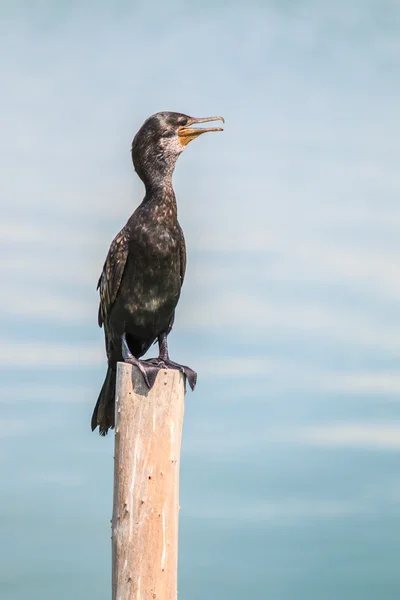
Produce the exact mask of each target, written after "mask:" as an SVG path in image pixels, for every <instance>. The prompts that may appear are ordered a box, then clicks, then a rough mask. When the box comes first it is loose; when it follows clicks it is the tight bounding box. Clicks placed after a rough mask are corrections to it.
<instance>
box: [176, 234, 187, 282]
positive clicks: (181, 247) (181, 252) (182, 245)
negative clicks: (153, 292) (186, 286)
mask: <svg viewBox="0 0 400 600" xmlns="http://www.w3.org/2000/svg"><path fill="white" fill-rule="evenodd" d="M178 227H179V233H180V241H179V256H180V260H181V285H182V284H183V280H184V279H185V272H186V244H185V236H184V235H183V230H182V227H181V226H180V225H179V223H178Z"/></svg>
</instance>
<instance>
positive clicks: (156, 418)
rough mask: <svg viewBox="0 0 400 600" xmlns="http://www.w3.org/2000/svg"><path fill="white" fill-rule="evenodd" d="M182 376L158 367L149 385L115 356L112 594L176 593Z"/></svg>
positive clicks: (131, 597)
mask: <svg viewBox="0 0 400 600" xmlns="http://www.w3.org/2000/svg"><path fill="white" fill-rule="evenodd" d="M184 395H185V383H184V378H183V376H182V374H181V373H180V372H179V371H175V370H162V371H160V372H159V374H158V375H157V379H156V382H155V384H154V387H153V388H152V390H151V391H149V390H148V389H147V387H146V386H145V384H144V381H143V378H142V376H141V374H140V373H139V371H138V370H137V369H136V367H132V366H131V365H129V364H125V363H118V366H117V387H116V415H115V417H116V422H115V464H114V508H113V519H112V554H113V573H112V592H113V595H112V597H113V600H176V598H177V564H178V512H179V462H180V446H181V435H182V423H183V411H184Z"/></svg>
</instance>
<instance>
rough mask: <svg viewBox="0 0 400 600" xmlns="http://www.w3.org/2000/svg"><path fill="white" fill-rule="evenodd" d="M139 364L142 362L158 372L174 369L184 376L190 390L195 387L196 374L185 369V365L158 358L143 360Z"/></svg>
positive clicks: (188, 368) (189, 369)
mask: <svg viewBox="0 0 400 600" xmlns="http://www.w3.org/2000/svg"><path fill="white" fill-rule="evenodd" d="M141 362H142V364H143V363H147V364H148V365H149V366H151V367H152V368H155V369H158V370H160V369H175V370H177V371H180V372H181V373H183V374H184V375H185V376H186V379H187V380H188V382H189V385H190V388H191V389H192V390H194V388H195V387H196V382H197V373H196V371H193V369H191V368H190V367H186V366H185V365H180V364H179V363H176V362H174V361H172V360H170V359H169V358H167V359H163V358H160V357H158V358H149V359H147V360H143V361H141Z"/></svg>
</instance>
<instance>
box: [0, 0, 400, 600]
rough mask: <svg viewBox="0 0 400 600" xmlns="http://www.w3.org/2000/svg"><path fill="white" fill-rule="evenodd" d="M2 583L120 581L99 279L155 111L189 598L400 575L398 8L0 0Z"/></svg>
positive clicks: (368, 597)
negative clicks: (167, 221)
mask: <svg viewBox="0 0 400 600" xmlns="http://www.w3.org/2000/svg"><path fill="white" fill-rule="evenodd" d="M0 6H1V13H2V17H3V18H2V24H1V29H2V33H3V35H2V42H1V45H2V47H1V52H0V56H1V63H2V83H3V93H2V94H1V97H0V109H1V110H0V121H1V123H0V124H1V131H2V134H1V142H2V143H1V146H2V158H1V162H2V168H3V173H2V193H1V203H2V211H1V222H0V245H1V252H0V273H1V281H2V293H1V295H0V309H1V310H0V327H1V344H0V358H1V361H2V364H1V378H0V397H1V400H0V411H1V412H0V443H1V452H0V557H1V558H0V596H1V598H2V600H3V599H4V600H36V599H37V600H39V599H40V600H54V599H57V600H67V599H68V600H70V599H71V598H75V599H83V598H85V599H88V598H96V599H97V600H106V599H107V598H110V596H111V592H110V579H111V574H110V560H111V556H110V554H111V553H110V539H109V537H110V523H109V519H110V516H111V502H112V467H113V464H112V462H113V461H112V456H113V436H112V435H111V436H108V438H106V439H102V438H100V437H99V436H98V435H97V434H96V435H94V434H92V433H91V432H90V427H89V424H90V417H91V412H92V409H93V405H94V403H95V401H96V398H97V394H98V392H99V389H100V387H101V384H102V381H103V378H104V375H105V359H104V349H103V333H102V331H101V330H100V329H98V327H97V324H96V315H97V302H98V298H97V294H96V291H95V286H96V283H97V278H98V275H99V273H100V270H101V266H102V264H103V260H104V258H105V255H106V252H107V250H108V246H109V243H110V242H111V240H112V238H113V236H114V235H115V234H116V233H117V232H118V230H119V229H120V228H121V227H122V226H123V224H124V223H125V221H126V220H127V218H128V216H129V214H130V213H131V212H132V210H133V209H134V208H135V206H136V205H137V204H138V202H139V201H140V200H141V198H142V195H143V190H142V186H141V184H140V182H139V181H138V180H137V178H136V176H135V174H134V172H133V168H132V166H131V162H130V155H129V149H130V143H131V140H132V137H133V135H134V133H135V132H136V130H137V129H138V127H139V126H140V125H141V123H142V122H143V120H144V119H145V118H146V117H147V116H148V115H150V114H152V113H154V112H156V111H158V110H177V111H182V112H186V113H190V114H193V115H195V116H208V115H214V114H222V115H223V116H224V117H225V119H226V127H225V131H224V133H223V134H218V135H217V134H216V135H211V134H210V135H209V136H202V138H201V139H199V140H197V141H196V142H194V143H193V144H191V145H190V146H189V148H188V149H187V151H186V152H185V153H184V155H183V156H182V157H180V159H179V162H178V165H177V169H176V173H175V179H174V185H175V190H176V194H177V198H178V204H179V217H180V221H181V224H182V226H183V228H184V231H185V234H186V238H187V247H188V270H187V276H186V280H185V285H184V290H183V294H182V297H181V301H180V304H179V309H178V312H177V319H176V325H175V328H174V331H173V333H172V334H171V336H170V349H171V356H172V357H173V358H174V359H175V360H180V361H182V362H185V363H186V364H189V365H191V366H193V367H194V368H196V369H197V371H198V372H199V383H198V387H197V389H196V392H195V393H193V394H192V393H190V392H189V393H188V394H187V397H186V413H185V424H184V438H183V447H182V468H181V506H182V509H181V513H180V548H179V550H180V568H179V578H180V586H179V595H180V598H183V599H185V598H190V600H204V599H205V598H207V599H209V600H213V599H218V600H239V599H241V600H242V599H243V598H250V597H253V596H257V597H259V598H266V599H268V600H292V599H293V598H294V597H296V598H297V600H310V599H317V598H324V600H339V599H340V600H375V599H376V598H379V599H380V600H392V599H393V600H395V599H396V600H397V599H398V598H399V596H400V576H399V574H398V556H399V552H400V534H399V532H400V504H399V503H400V476H399V451H400V425H399V416H400V405H399V394H400V374H399V361H400V309H399V306H400V303H399V301H400V283H399V281H400V278H399V264H400V241H399V239H400V237H399V229H400V209H399V190H400V176H399V170H398V164H399V139H400V136H399V133H400V131H399V108H398V107H399V91H400V90H399V81H400V80H399V66H400V64H399V63H400V45H399V18H400V16H399V15H400V13H399V5H398V3H397V2H392V1H389V0H380V1H377V0H371V1H365V2H360V1H353V2H351V3H349V2H345V1H344V0H343V1H339V2H335V3H328V2H318V1H316V0H314V1H311V0H309V1H299V2H290V1H282V2H274V1H272V0H271V1H265V2H256V1H250V2H246V3H244V2H242V3H239V2H222V1H219V2H208V1H206V2H203V3H202V4H200V3H194V2H184V1H178V0H172V1H171V2H160V1H155V2H147V3H144V2H143V3H135V2H122V1H119V2H114V3H111V2H103V1H99V2H96V3H90V2H86V3H80V2H68V3H65V2H46V1H41V2H40V1H38V2H35V3H30V2H27V1H25V2H23V1H19V2H18V1H15V2H11V1H9V2H7V1H5V0H4V1H3V2H1V5H0Z"/></svg>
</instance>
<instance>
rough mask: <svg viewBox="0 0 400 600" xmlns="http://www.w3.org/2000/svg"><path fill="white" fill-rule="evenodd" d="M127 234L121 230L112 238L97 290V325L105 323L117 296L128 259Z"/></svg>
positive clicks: (124, 230)
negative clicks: (98, 296)
mask: <svg viewBox="0 0 400 600" xmlns="http://www.w3.org/2000/svg"><path fill="white" fill-rule="evenodd" d="M128 249H129V243H128V232H127V231H126V229H125V228H124V229H122V230H121V231H120V232H119V234H118V235H117V236H116V237H115V238H114V240H113V242H112V244H111V246H110V249H109V251H108V254H107V258H106V262H105V263H104V267H103V271H102V273H101V275H100V279H99V282H98V284H97V289H98V290H100V291H99V293H100V305H99V319H98V320H99V325H100V327H101V326H102V325H103V323H104V324H106V323H107V320H108V317H109V315H110V312H111V308H112V305H113V304H114V302H115V299H116V297H117V294H118V290H119V286H120V284H121V279H122V275H123V273H124V269H125V265H126V260H127V258H128Z"/></svg>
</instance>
